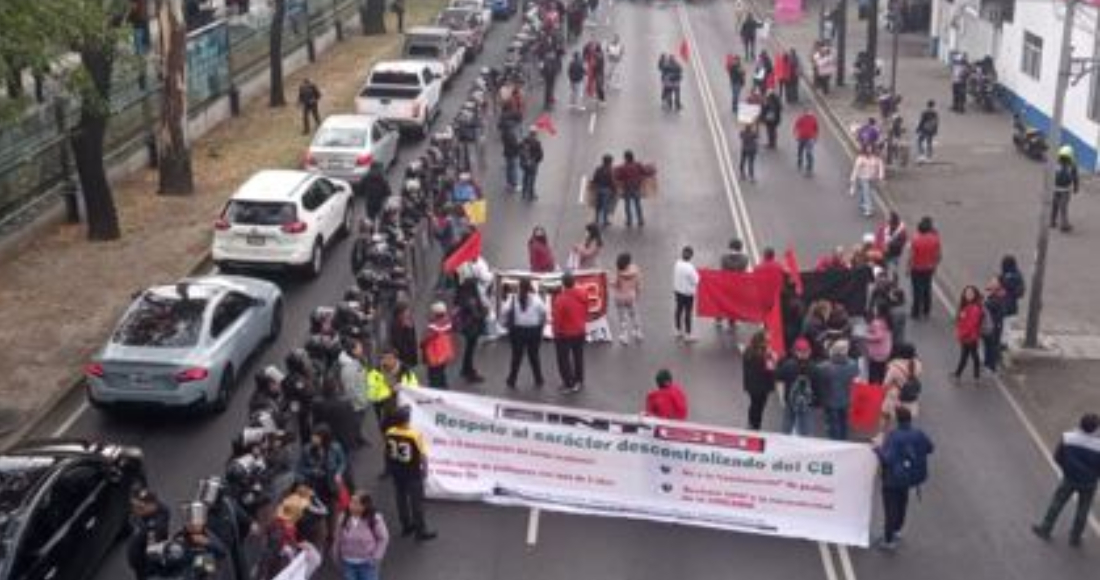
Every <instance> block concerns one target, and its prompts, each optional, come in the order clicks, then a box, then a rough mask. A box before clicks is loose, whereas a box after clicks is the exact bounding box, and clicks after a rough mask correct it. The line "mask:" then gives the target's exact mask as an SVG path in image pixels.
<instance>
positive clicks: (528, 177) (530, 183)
mask: <svg viewBox="0 0 1100 580" xmlns="http://www.w3.org/2000/svg"><path fill="white" fill-rule="evenodd" d="M538 175H539V166H538V165H532V166H531V167H525V168H524V169H523V197H524V198H525V199H534V198H535V179H537V178H538Z"/></svg>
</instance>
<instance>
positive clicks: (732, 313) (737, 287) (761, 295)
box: [695, 268, 774, 322]
mask: <svg viewBox="0 0 1100 580" xmlns="http://www.w3.org/2000/svg"><path fill="white" fill-rule="evenodd" d="M773 295H774V293H773V292H771V291H769V290H768V285H767V283H766V281H765V278H763V277H761V276H760V275H759V274H756V273H744V272H729V271H725V270H709V269H705V268H704V269H701V270H699V288H698V291H697V292H696V295H695V300H696V312H697V314H698V315H699V316H700V317H701V318H724V319H727V320H744V321H748V322H763V321H764V320H765V319H766V318H767V316H768V312H769V310H770V309H771V307H772V300H773V299H772V296H773Z"/></svg>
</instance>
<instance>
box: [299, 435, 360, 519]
mask: <svg viewBox="0 0 1100 580" xmlns="http://www.w3.org/2000/svg"><path fill="white" fill-rule="evenodd" d="M297 472H298V476H299V477H300V478H302V480H303V481H305V482H306V484H308V485H309V487H310V489H312V490H313V491H314V492H315V493H316V494H317V499H319V500H320V501H321V503H323V504H324V505H325V506H326V507H328V508H329V509H330V510H331V509H332V507H333V506H335V505H336V498H337V495H338V494H339V493H340V489H341V488H342V487H344V485H345V484H344V481H345V479H346V478H347V475H348V456H347V454H346V453H345V452H344V447H343V446H342V445H340V442H339V441H336V440H335V439H333V437H332V431H331V430H330V429H329V426H328V425H324V424H320V425H317V426H316V427H314V429H313V434H312V436H311V438H310V442H309V444H308V445H306V446H305V447H303V448H302V454H301V455H300V456H299V458H298V467H297Z"/></svg>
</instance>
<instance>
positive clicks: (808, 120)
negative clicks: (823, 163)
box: [794, 106, 818, 175]
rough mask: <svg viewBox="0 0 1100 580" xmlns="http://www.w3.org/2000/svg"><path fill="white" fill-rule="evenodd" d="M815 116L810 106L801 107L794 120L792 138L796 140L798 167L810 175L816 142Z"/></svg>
mask: <svg viewBox="0 0 1100 580" xmlns="http://www.w3.org/2000/svg"><path fill="white" fill-rule="evenodd" d="M817 133H818V125H817V116H816V115H814V112H813V110H812V109H810V107H808V106H804V107H802V113H801V114H800V115H798V118H797V119H795V121H794V140H795V141H796V142H798V168H799V169H800V170H803V171H805V172H806V175H810V174H811V173H813V172H814V143H816V142H817Z"/></svg>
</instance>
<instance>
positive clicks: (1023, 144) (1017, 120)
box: [1012, 113, 1050, 161]
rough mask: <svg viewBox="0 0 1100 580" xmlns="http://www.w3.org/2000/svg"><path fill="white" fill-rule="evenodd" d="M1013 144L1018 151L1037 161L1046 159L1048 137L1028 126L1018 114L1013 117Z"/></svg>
mask: <svg viewBox="0 0 1100 580" xmlns="http://www.w3.org/2000/svg"><path fill="white" fill-rule="evenodd" d="M1012 144H1013V145H1015V146H1016V150H1017V151H1019V152H1020V153H1023V154H1024V155H1025V156H1027V157H1028V158H1030V159H1034V160H1035V161H1043V160H1045V159H1046V153H1047V149H1049V148H1050V146H1049V145H1048V144H1047V138H1046V135H1044V134H1043V132H1042V131H1040V130H1038V129H1036V128H1034V127H1029V126H1027V124H1026V123H1024V120H1023V118H1021V117H1020V115H1019V114H1018V113H1017V114H1016V115H1013V117H1012Z"/></svg>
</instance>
